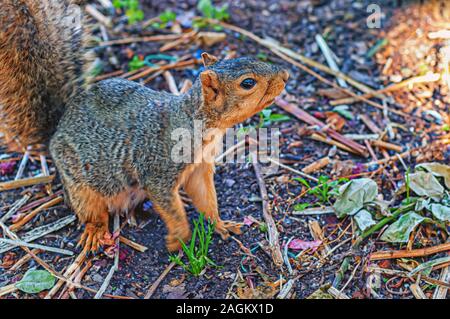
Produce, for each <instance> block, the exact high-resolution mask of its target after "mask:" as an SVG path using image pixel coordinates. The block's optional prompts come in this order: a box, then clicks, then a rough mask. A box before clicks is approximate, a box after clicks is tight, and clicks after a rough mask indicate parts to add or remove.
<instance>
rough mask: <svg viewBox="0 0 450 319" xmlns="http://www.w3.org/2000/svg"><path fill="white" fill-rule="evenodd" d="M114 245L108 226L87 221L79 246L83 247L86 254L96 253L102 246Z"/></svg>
mask: <svg viewBox="0 0 450 319" xmlns="http://www.w3.org/2000/svg"><path fill="white" fill-rule="evenodd" d="M111 245H114V240H112V236H111V234H110V233H109V232H108V227H107V226H106V225H104V224H101V223H87V224H86V227H85V229H84V232H83V234H82V235H81V238H80V241H79V242H78V245H77V246H82V247H83V252H84V253H85V254H86V256H89V254H92V255H95V254H96V253H97V252H98V251H99V250H100V249H101V248H102V246H111Z"/></svg>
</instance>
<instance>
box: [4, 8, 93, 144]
mask: <svg viewBox="0 0 450 319" xmlns="http://www.w3.org/2000/svg"><path fill="white" fill-rule="evenodd" d="M76 3H80V1H79V0H78V1H76V0H39V1H38V0H2V4H1V10H0V132H2V133H3V135H4V137H5V138H6V140H7V142H12V141H14V142H18V144H19V145H20V146H21V147H25V146H27V145H32V144H46V143H47V142H48V141H49V139H50V137H51V136H52V134H53V133H54V131H55V129H56V126H57V124H58V122H59V120H60V118H61V116H62V115H63V113H64V111H65V109H66V105H67V102H68V100H69V99H70V98H71V96H72V95H73V94H74V93H75V92H76V91H77V90H79V89H80V88H82V87H83V85H84V79H83V77H84V76H83V75H84V74H86V73H85V71H86V66H87V64H88V63H86V61H87V59H88V58H87V54H86V49H85V48H86V46H87V36H86V34H87V33H86V32H85V31H84V23H83V14H82V10H81V8H80V7H79V6H78V5H77V4H76ZM15 144H16V143H15Z"/></svg>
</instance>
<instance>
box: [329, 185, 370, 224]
mask: <svg viewBox="0 0 450 319" xmlns="http://www.w3.org/2000/svg"><path fill="white" fill-rule="evenodd" d="M377 195H378V187H377V183H375V182H374V181H373V180H371V179H370V178H360V179H354V180H352V181H350V182H348V183H346V184H344V185H342V186H341V187H340V188H339V195H338V198H337V200H336V202H335V203H334V205H333V207H334V209H335V210H336V214H337V216H338V217H339V218H341V217H344V216H345V215H354V214H356V213H357V212H358V211H360V210H361V209H362V208H363V207H364V206H365V205H367V204H369V203H371V202H373V201H374V200H375V198H376V197H377Z"/></svg>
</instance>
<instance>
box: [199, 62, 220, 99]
mask: <svg viewBox="0 0 450 319" xmlns="http://www.w3.org/2000/svg"><path fill="white" fill-rule="evenodd" d="M200 80H201V82H202V88H203V95H204V98H205V101H206V102H213V101H215V100H216V99H217V97H218V95H219V94H220V91H219V85H220V82H219V77H218V76H217V73H216V72H214V71H213V70H206V71H203V72H202V73H200Z"/></svg>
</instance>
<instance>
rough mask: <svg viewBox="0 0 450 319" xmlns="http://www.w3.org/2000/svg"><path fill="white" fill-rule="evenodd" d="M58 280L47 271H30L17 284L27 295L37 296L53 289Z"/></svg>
mask: <svg viewBox="0 0 450 319" xmlns="http://www.w3.org/2000/svg"><path fill="white" fill-rule="evenodd" d="M55 281H56V278H55V277H54V276H53V275H52V274H51V273H49V272H48V271H47V270H36V269H30V270H28V271H27V272H26V273H25V275H24V276H23V278H22V280H20V281H19V282H17V283H16V287H17V288H18V289H19V290H21V291H23V292H26V293H29V294H36V293H39V292H41V291H44V290H47V289H51V288H52V287H53V286H54V285H55Z"/></svg>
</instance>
